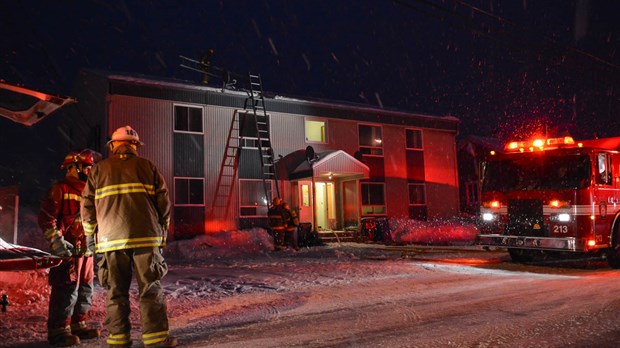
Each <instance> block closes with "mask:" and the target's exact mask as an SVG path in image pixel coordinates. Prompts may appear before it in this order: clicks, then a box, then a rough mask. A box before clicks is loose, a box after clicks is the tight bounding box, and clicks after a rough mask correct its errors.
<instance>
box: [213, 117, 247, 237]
mask: <svg viewBox="0 0 620 348" xmlns="http://www.w3.org/2000/svg"><path fill="white" fill-rule="evenodd" d="M234 113H235V109H233V108H222V107H213V106H206V107H205V184H206V196H205V200H206V205H207V215H208V214H209V212H210V211H211V208H212V206H213V199H214V195H215V189H216V186H217V178H218V175H219V172H220V167H221V164H222V158H223V156H224V149H225V148H226V138H227V136H228V131H229V129H230V124H231V122H232V119H233V115H234ZM238 189H239V185H238V182H237V181H235V186H234V191H233V193H232V197H231V198H232V201H231V204H230V206H231V211H230V212H229V214H228V218H227V219H226V220H222V221H218V228H222V229H234V228H236V227H237V220H238V217H239V208H238V207H239V191H238ZM216 218H218V219H220V218H222V217H221V216H219V217H216Z"/></svg>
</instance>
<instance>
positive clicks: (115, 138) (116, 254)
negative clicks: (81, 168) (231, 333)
mask: <svg viewBox="0 0 620 348" xmlns="http://www.w3.org/2000/svg"><path fill="white" fill-rule="evenodd" d="M142 145H143V143H142V142H141V141H140V138H139V136H138V133H137V132H136V131H135V130H134V129H133V128H131V127H130V126H125V127H120V128H118V129H117V130H116V131H115V132H114V133H113V134H112V137H111V140H110V141H109V142H108V146H109V148H110V152H111V155H110V158H108V159H106V160H104V161H101V162H100V163H98V164H97V165H95V166H94V167H93V168H92V170H91V172H90V174H89V176H88V181H87V183H86V187H85V188H84V191H83V194H82V221H83V223H84V230H85V231H86V233H87V234H95V241H96V246H95V249H96V251H97V253H103V258H102V259H101V260H100V261H99V263H98V266H99V271H98V275H99V281H100V282H101V284H102V285H103V286H104V287H106V288H107V304H106V307H107V311H106V319H105V324H106V327H107V329H108V332H109V336H108V338H107V343H108V344H109V346H110V347H118V348H120V347H131V345H132V341H131V332H130V331H131V323H130V321H129V314H130V311H131V309H130V302H129V287H130V285H131V280H132V271H135V277H136V280H137V283H138V288H139V302H140V304H139V305H140V318H141V321H142V340H143V342H144V345H145V347H147V348H151V347H174V346H176V345H177V340H176V338H174V337H172V336H170V335H169V331H168V330H169V327H168V314H167V308H166V302H165V299H164V295H163V291H162V287H161V283H160V280H161V279H162V277H163V276H164V275H165V274H166V273H167V272H168V267H167V265H166V263H165V261H164V258H163V256H162V254H161V249H160V248H162V247H164V246H165V245H166V237H167V232H168V226H169V224H170V200H169V198H168V189H167V187H166V183H165V181H164V178H163V177H162V175H161V174H160V172H159V170H158V169H157V167H155V165H154V164H153V163H151V162H150V161H149V160H147V159H145V158H142V157H139V156H138V152H137V149H138V147H140V146H142Z"/></svg>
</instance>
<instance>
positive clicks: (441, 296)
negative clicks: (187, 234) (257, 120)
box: [0, 245, 620, 347]
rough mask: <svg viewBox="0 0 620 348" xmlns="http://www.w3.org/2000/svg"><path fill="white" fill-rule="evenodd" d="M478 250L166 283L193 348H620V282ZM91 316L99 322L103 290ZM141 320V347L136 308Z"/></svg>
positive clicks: (281, 265) (203, 275)
mask: <svg viewBox="0 0 620 348" xmlns="http://www.w3.org/2000/svg"><path fill="white" fill-rule="evenodd" d="M471 249H475V248H463V249H462V250H460V249H454V248H452V249H445V248H413V247H410V248H405V247H388V248H380V249H377V248H369V247H367V246H364V245H352V246H345V247H338V248H336V247H325V248H312V249H305V250H302V251H300V252H298V253H295V252H288V251H285V252H280V253H270V254H261V255H255V256H251V257H243V258H223V259H220V260H216V261H215V262H208V263H204V264H194V265H175V266H173V267H171V271H170V273H169V275H168V276H167V277H166V278H165V282H164V287H165V291H166V294H167V297H168V303H169V314H170V318H171V320H170V321H171V326H172V331H173V334H174V335H176V336H177V337H178V338H179V340H180V341H181V343H182V344H183V346H186V347H285V346H287V347H291V346H293V347H294V346H298V347H567V346H571V347H616V346H618V343H616V342H618V341H620V272H619V271H615V270H611V269H609V268H608V267H607V266H606V264H605V263H604V262H600V261H590V262H563V263H547V264H534V265H515V264H513V263H511V262H508V256H507V254H506V253H505V252H499V251H491V252H486V251H481V250H471ZM134 305H135V304H134ZM93 309H94V311H93V316H94V318H95V319H99V320H101V319H102V318H103V314H104V307H103V291H102V290H101V289H99V290H98V292H97V296H96V298H95V305H94V308H93ZM12 310H13V311H14V310H15V308H13V309H12ZM6 315H7V314H5V316H6ZM38 315H39V317H38V318H39V320H44V317H43V318H41V313H38ZM36 318H37V317H36V315H35V319H36ZM3 319H4V318H3ZM132 319H133V322H134V331H133V332H132V334H133V336H134V338H135V339H136V343H134V347H141V346H142V344H141V342H139V323H138V316H137V308H135V306H134V307H133V313H132ZM20 320H24V321H25V322H24V324H30V326H32V321H33V320H34V319H33V318H32V317H30V319H28V317H26V318H22V319H20ZM38 324H40V326H41V327H38V328H36V329H35V330H36V332H34V333H31V334H30V337H29V340H24V339H23V338H22V339H19V338H11V336H9V337H7V340H3V341H2V342H5V343H7V342H9V343H10V344H9V346H12V347H38V346H40V344H41V343H42V342H43V341H44V339H45V336H44V321H42V322H40V323H38ZM4 325H6V323H5V324H3V326H4ZM14 325H16V327H17V325H18V324H14ZM9 326H10V324H9ZM2 329H3V330H2V333H0V335H5V333H6V331H4V329H7V328H2ZM8 329H10V327H9V328H8ZM33 340H35V341H36V342H33ZM13 341H15V343H13ZM88 346H89V347H105V346H106V345H105V341H104V340H103V339H101V340H100V341H97V342H88Z"/></svg>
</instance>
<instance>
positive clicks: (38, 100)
mask: <svg viewBox="0 0 620 348" xmlns="http://www.w3.org/2000/svg"><path fill="white" fill-rule="evenodd" d="M75 102H76V100H75V99H73V98H69V97H61V96H54V95H50V94H46V93H42V92H38V91H35V90H31V89H28V88H25V87H20V86H15V85H11V84H9V83H6V82H4V81H1V80H0V116H3V117H6V118H8V119H9V120H12V121H14V122H17V123H21V124H23V125H26V126H32V125H34V124H36V123H38V122H41V121H42V120H43V119H45V118H46V117H47V116H49V115H51V114H52V113H54V112H55V111H56V110H58V109H60V108H61V107H63V106H65V105H68V104H72V103H75Z"/></svg>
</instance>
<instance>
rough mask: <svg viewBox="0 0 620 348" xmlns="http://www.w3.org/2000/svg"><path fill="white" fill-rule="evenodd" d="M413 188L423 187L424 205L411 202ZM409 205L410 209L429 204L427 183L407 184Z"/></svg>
mask: <svg viewBox="0 0 620 348" xmlns="http://www.w3.org/2000/svg"><path fill="white" fill-rule="evenodd" d="M411 186H421V187H422V191H423V193H424V203H412V202H411V189H410V187H411ZM407 198H408V199H407V203H408V205H409V206H410V207H424V206H426V205H427V204H428V203H427V199H426V184H425V183H408V184H407Z"/></svg>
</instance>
